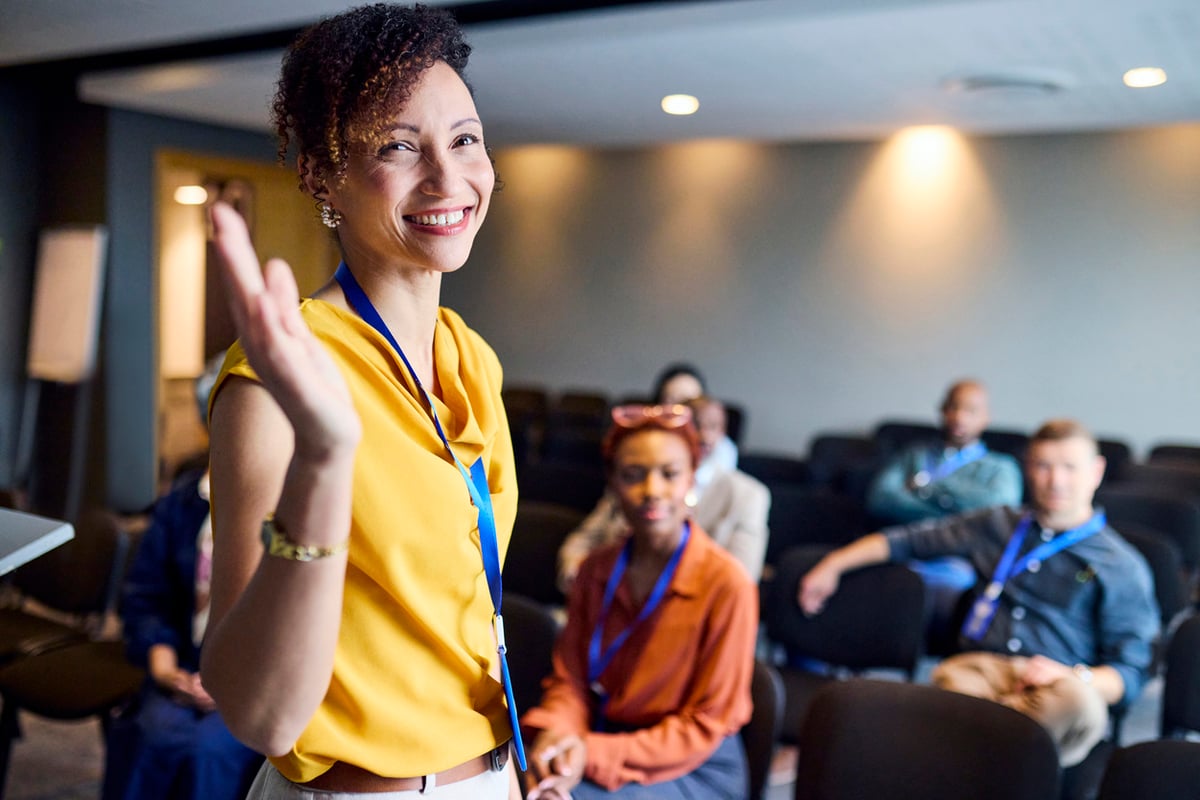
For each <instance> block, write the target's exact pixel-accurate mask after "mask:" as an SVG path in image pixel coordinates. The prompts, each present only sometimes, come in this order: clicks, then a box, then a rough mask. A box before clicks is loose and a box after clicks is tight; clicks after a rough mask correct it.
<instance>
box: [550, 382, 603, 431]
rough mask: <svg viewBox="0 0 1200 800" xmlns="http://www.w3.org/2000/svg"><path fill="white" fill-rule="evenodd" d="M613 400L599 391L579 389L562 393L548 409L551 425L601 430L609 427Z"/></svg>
mask: <svg viewBox="0 0 1200 800" xmlns="http://www.w3.org/2000/svg"><path fill="white" fill-rule="evenodd" d="M610 407H611V401H610V400H609V397H608V395H607V394H605V393H603V392H598V391H589V390H577V391H567V392H563V393H562V394H560V395H559V396H558V397H557V398H555V399H554V400H553V401H552V402H551V403H550V407H549V409H548V411H547V417H548V418H547V425H548V426H550V427H559V426H563V427H570V428H591V429H598V430H600V431H603V430H605V429H606V428H608V425H609V423H610V422H611V419H610V417H609V415H608V412H609V408H610Z"/></svg>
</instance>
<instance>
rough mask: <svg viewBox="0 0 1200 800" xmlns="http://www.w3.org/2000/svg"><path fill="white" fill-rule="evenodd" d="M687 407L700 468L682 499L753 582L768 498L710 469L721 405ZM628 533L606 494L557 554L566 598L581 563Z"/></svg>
mask: <svg viewBox="0 0 1200 800" xmlns="http://www.w3.org/2000/svg"><path fill="white" fill-rule="evenodd" d="M687 407H690V408H691V409H692V413H693V416H694V421H695V424H696V427H697V430H698V432H699V437H700V464H699V466H698V467H697V468H696V471H695V483H694V487H693V489H692V491H691V492H689V494H688V497H687V500H688V504H689V508H690V509H691V517H692V518H693V519H694V520H695V521H696V523H697V524H698V525H699V526H700V527H702V528H704V530H705V531H707V532H708V534H709V535H710V536H711V537H712V540H713V541H714V542H716V543H717V544H718V545H720V546H721V547H723V548H725V549H726V550H728V551H729V552H730V553H731V554H732V555H733V557H734V558H736V559H737V560H738V562H739V563H740V564H741V565H742V566H743V567H744V568H745V569H746V572H747V574H749V576H750V578H751V580H754V581H756V582H757V581H758V579H759V577H760V576H761V575H762V567H763V558H764V556H765V555H766V552H767V535H768V531H767V516H768V514H769V512H770V510H771V492H770V491H769V490H768V489H767V487H766V486H764V485H763V484H762V483H760V482H759V481H758V480H756V479H755V478H752V477H751V476H749V475H747V474H746V473H744V472H741V471H739V470H737V469H728V468H726V467H725V465H723V464H716V463H714V458H713V457H714V453H715V450H716V447H717V445H718V443H719V442H720V441H721V440H722V439H723V438H724V437H725V407H724V406H723V405H722V404H721V402H720V401H718V400H715V399H713V398H711V397H707V396H700V397H697V398H694V399H693V400H692V401H691V402H689V403H688V406H687ZM661 408H670V406H661ZM629 532H630V526H629V522H628V520H627V519H626V517H625V515H624V514H623V513H622V512H621V507H620V503H619V501H618V498H617V496H616V495H615V494H614V492H613V491H612V490H611V489H610V490H609V491H607V492H605V494H604V496H603V497H601V498H600V502H599V503H598V504H597V505H596V507H595V509H593V510H592V512H591V513H590V514H589V515H588V516H587V518H586V519H584V521H583V522H582V523H581V524H580V526H579V528H578V529H576V530H575V531H573V532H572V533H571V534H570V535H569V536H568V537H567V538H566V540H565V541H564V542H563V544H562V546H561V548H560V549H559V552H558V576H559V578H558V583H559V588H561V589H562V590H563V592H564V593H568V592H569V590H570V586H571V582H572V581H573V580H574V579H575V574H576V572H578V570H579V565H580V564H581V563H582V562H583V560H584V559H585V558H586V557H587V556H588V555H589V554H590V553H591V552H592V551H593V550H595V549H597V548H598V547H602V546H604V545H608V544H612V543H613V542H618V541H623V540H624V539H625V538H626V537H627V536H628V535H629Z"/></svg>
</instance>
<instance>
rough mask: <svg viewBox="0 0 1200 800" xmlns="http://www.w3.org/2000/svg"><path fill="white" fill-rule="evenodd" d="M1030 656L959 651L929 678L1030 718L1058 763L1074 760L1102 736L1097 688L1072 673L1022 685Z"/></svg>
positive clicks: (1103, 710) (1104, 721) (1104, 713)
mask: <svg viewBox="0 0 1200 800" xmlns="http://www.w3.org/2000/svg"><path fill="white" fill-rule="evenodd" d="M1028 660H1029V659H1027V658H1025V657H1024V656H1006V655H1000V654H998V653H961V654H959V655H956V656H951V657H949V658H947V659H946V660H945V661H943V662H941V663H940V664H938V666H937V667H935V668H934V670H933V675H932V682H933V684H934V685H935V686H939V687H941V688H943V689H949V690H950V691H952V692H959V693H960V694H969V695H972V696H974V697H982V698H983V699H985V700H991V701H992V702H994V703H1000V704H1001V705H1005V706H1008V707H1009V708H1012V709H1015V710H1016V711H1020V712H1021V713H1022V714H1024V715H1026V716H1027V717H1032V718H1033V719H1035V720H1037V721H1038V722H1039V723H1040V724H1041V725H1042V727H1044V728H1045V729H1046V730H1047V731H1049V732H1050V736H1051V738H1053V739H1054V743H1055V744H1057V745H1058V757H1059V761H1060V762H1061V763H1062V765H1063V766H1064V767H1069V766H1072V765H1074V764H1078V763H1079V762H1080V761H1082V760H1083V759H1084V758H1086V757H1087V754H1088V753H1090V752H1091V750H1092V748H1093V747H1095V746H1096V743H1097V742H1099V741H1100V740H1101V739H1102V738H1104V734H1105V731H1107V729H1108V706H1107V705H1106V704H1105V702H1104V699H1103V698H1102V697H1101V696H1100V694H1099V692H1097V691H1096V690H1095V689H1093V688H1092V687H1090V686H1088V685H1087V684H1085V683H1084V682H1083V681H1081V680H1079V679H1077V678H1075V677H1074V676H1070V677H1066V678H1062V679H1060V680H1057V681H1054V682H1053V683H1050V684H1048V685H1046V686H1022V683H1021V676H1022V675H1023V674H1024V672H1025V664H1026V662H1027V661H1028Z"/></svg>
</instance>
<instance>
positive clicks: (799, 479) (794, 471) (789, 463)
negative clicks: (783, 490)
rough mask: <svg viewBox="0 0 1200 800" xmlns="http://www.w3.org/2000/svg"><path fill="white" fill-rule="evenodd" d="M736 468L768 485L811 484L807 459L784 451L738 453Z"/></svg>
mask: <svg viewBox="0 0 1200 800" xmlns="http://www.w3.org/2000/svg"><path fill="white" fill-rule="evenodd" d="M738 469H739V470H741V471H742V472H744V473H746V474H747V475H749V476H751V477H753V478H757V479H758V480H760V481H762V482H763V483H765V484H767V485H768V486H773V485H775V484H779V483H782V484H787V485H789V486H808V485H810V484H812V482H813V479H812V470H811V469H810V468H809V466H808V461H807V459H804V458H801V457H799V456H791V455H787V454H784V453H765V452H749V453H741V454H739V455H738Z"/></svg>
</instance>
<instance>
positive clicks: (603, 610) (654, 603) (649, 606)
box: [588, 522, 692, 705]
mask: <svg viewBox="0 0 1200 800" xmlns="http://www.w3.org/2000/svg"><path fill="white" fill-rule="evenodd" d="M691 533H692V526H691V524H690V523H688V522H684V523H683V534H682V535H681V536H680V537H679V544H678V545H676V546H675V552H674V553H672V554H671V558H670V560H669V561H667V565H666V566H665V567H663V570H662V572H660V573H659V575H658V579H657V580H656V581H655V582H654V588H653V589H652V590H651V591H650V595H649V597H647V598H646V602H645V603H643V604H642V610H641V611H640V612H638V615H637V618H636V619H634V621H633V622H631V623H630V624H629V625H628V626H626V627H625V628H624V629H623V630H621V631H620V632H618V633H617V635H616V637H615V638H613V640H612V641H611V642H609V645H608V647H605V648H603V650H602V649H601V643H602V638H603V636H604V623H605V621H607V619H608V612H609V609H611V608H612V603H613V598H614V597H615V596H616V593H617V586H619V585H620V583H621V578H622V577H623V576H624V574H625V569H626V568H627V567H628V566H629V559H630V556H631V554H632V552H633V539H632V537H630V540H629V541H628V542H626V543H625V546H624V547H623V548H621V555H620V556H618V557H617V563H616V565H615V566H613V571H612V574H611V575H609V576H608V583H607V584H605V586H604V602H603V603H602V604H601V606H600V616H599V618H598V619H597V620H596V627H595V628H594V629H593V630H592V640H591V642H590V643H589V645H588V684H589V685H590V686H591V689H592V691H593V692H594V693H595V694H596V695H597V696H598V697H599V698H600V702H601V704H602V705H603V703H604V701H605V699H606V697H607V692H605V691H604V688H603V687H602V686H601V685H600V682H599V681H600V676H601V675H603V674H604V670H606V669H607V668H608V665H609V663H610V662H611V661H612V659H613V656H615V655H616V654H617V651H618V650H620V649H621V646H622V645H623V644H625V640H626V639H628V638H629V635H630V634H631V633H632V632H633V630H634V628H636V627H637V626H638V625H640V624H641V623H642V622H643V621H645V620H646V619H647V618H648V617H649V616H650V615H651V614H653V613H654V611H655V609H657V608H658V606H659V605H660V604H661V603H662V600H663V598H664V597H665V596H666V594H667V589H668V588H669V587H670V585H671V579H672V578H673V577H674V575H675V570H676V569H677V568H678V567H679V560H680V558H682V556H683V549H684V548H685V547H686V546H687V543H688V539H689V538H690V537H691Z"/></svg>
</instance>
